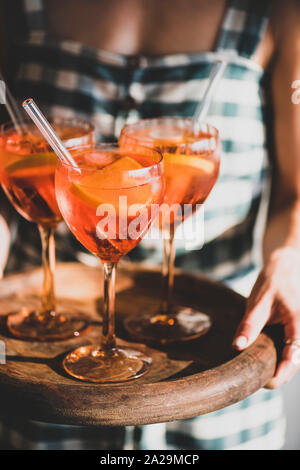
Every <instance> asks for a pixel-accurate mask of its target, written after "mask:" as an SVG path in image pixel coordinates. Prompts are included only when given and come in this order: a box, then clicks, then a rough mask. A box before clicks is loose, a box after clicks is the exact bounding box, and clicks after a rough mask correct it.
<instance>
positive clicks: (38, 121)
mask: <svg viewBox="0 0 300 470" xmlns="http://www.w3.org/2000/svg"><path fill="white" fill-rule="evenodd" d="M23 108H24V109H25V111H26V112H27V114H28V115H29V116H30V117H31V119H32V120H33V122H34V123H35V125H36V126H37V127H38V129H39V130H40V131H41V133H42V134H43V136H44V137H45V139H46V140H47V142H48V143H49V145H50V146H51V147H52V149H53V150H54V152H55V153H56V155H57V156H58V158H59V159H60V160H61V161H62V162H63V163H67V164H68V165H72V166H73V167H77V164H76V162H75V160H74V159H73V158H72V156H71V154H70V152H68V150H67V149H66V148H65V147H64V145H63V144H62V142H61V140H60V139H59V138H58V136H57V135H56V134H55V132H54V130H53V128H52V127H51V126H50V124H49V122H48V121H47V119H46V118H45V116H44V115H43V113H42V111H41V110H40V109H39V107H38V106H37V104H36V103H35V102H34V100H33V99H32V98H28V99H27V100H25V101H23Z"/></svg>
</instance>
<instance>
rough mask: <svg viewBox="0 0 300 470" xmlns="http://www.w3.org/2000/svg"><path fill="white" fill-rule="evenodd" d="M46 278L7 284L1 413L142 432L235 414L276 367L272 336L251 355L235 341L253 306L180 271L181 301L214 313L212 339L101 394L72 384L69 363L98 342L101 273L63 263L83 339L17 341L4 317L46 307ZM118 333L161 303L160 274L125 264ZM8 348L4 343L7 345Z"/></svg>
mask: <svg viewBox="0 0 300 470" xmlns="http://www.w3.org/2000/svg"><path fill="white" fill-rule="evenodd" d="M41 281H42V274H41V270H33V271H29V272H26V273H21V274H17V275H13V276H8V277H7V278H6V279H4V280H2V281H1V282H0V315H1V317H0V318H1V322H2V325H1V336H0V340H2V341H4V343H5V347H6V364H2V365H0V411H1V410H2V412H9V413H14V414H16V415H22V416H26V417H29V418H31V419H37V420H41V421H48V422H54V423H63V424H83V425H115V426H116V425H138V424H149V423H157V422H164V421H172V420H178V419H182V418H190V417H193V416H197V415H200V414H205V413H208V412H211V411H214V410H217V409H220V408H223V407H225V406H228V405H231V404H233V403H235V402H237V401H239V400H242V399H243V398H245V397H247V396H249V395H251V394H252V393H254V392H255V391H256V390H258V389H259V388H261V387H262V386H264V385H265V384H266V383H267V381H268V380H269V379H270V378H271V377H272V375H273V373H274V370H275V367H276V358H277V353H276V348H275V345H274V341H273V339H271V336H270V335H269V333H262V334H261V335H260V336H259V338H258V339H257V341H256V342H255V343H254V344H253V345H252V346H250V347H249V348H248V349H247V350H246V351H244V352H242V353H239V354H238V353H236V352H234V351H233V350H232V347H231V342H232V338H233V334H234V331H235V328H236V326H237V325H238V322H239V320H240V318H241V317H242V314H243V310H244V306H245V299H244V298H243V297H241V296H240V295H238V294H236V293H234V292H233V291H231V290H230V289H228V288H227V287H224V286H223V285H221V284H217V283H214V282H211V281H208V280H207V279H204V278H201V277H198V276H195V275H192V274H187V273H182V272H177V275H176V281H175V292H176V295H175V298H176V300H177V301H178V302H181V303H182V302H183V303H184V304H185V305H188V306H191V307H198V308H200V309H202V311H205V312H207V313H209V314H210V315H211V316H212V319H213V327H212V329H211V331H210V332H209V333H208V334H206V335H205V336H203V337H202V338H200V339H198V340H196V341H194V342H190V343H182V344H181V345H178V344H177V345H173V346H169V347H164V348H160V349H154V348H147V347H146V346H144V345H142V346H140V348H142V349H144V350H147V351H148V353H150V354H152V357H153V364H152V367H151V370H150V372H149V373H148V374H146V375H145V376H144V377H141V378H140V379H138V380H136V381H135V382H131V383H127V384H122V385H98V384H91V383H86V382H81V381H78V380H76V379H72V378H70V377H68V376H67V375H66V373H64V371H63V369H62V367H61V360H62V358H63V357H64V355H65V354H66V353H67V352H68V351H70V350H73V349H74V348H76V347H78V346H80V345H84V344H89V343H95V342H98V339H99V336H100V334H101V319H99V317H98V316H97V314H96V313H95V312H96V305H97V304H98V303H99V302H100V303H101V302H102V298H101V296H102V268H101V267H99V268H90V267H86V266H83V265H80V264H76V263H68V264H59V265H58V266H57V271H56V284H57V296H58V300H59V305H60V307H61V308H63V309H66V308H68V309H72V310H76V311H84V312H86V314H87V315H89V317H90V318H91V321H92V323H91V326H90V327H89V329H88V330H87V331H86V333H84V334H82V335H81V336H80V337H78V338H74V339H71V340H68V341H61V342H52V343H50V342H49V343H37V342H28V341H20V340H17V339H14V338H12V337H10V336H9V334H8V332H7V331H6V328H5V316H6V315H7V314H8V313H10V312H12V311H16V310H18V309H20V308H21V307H22V306H24V305H25V306H32V307H34V306H39V294H40V288H41ZM117 291H118V295H117V333H118V338H119V339H118V341H119V344H124V343H126V342H127V341H128V338H126V334H125V333H124V331H123V330H122V319H123V318H124V317H125V315H127V314H134V313H136V315H139V313H140V312H141V311H142V310H143V308H145V306H146V305H149V304H150V303H152V304H153V303H155V302H158V300H159V297H160V273H159V271H153V270H149V269H142V268H141V267H140V266H139V267H138V266H136V265H128V266H127V265H126V264H125V265H123V266H122V265H121V266H120V269H119V272H118V275H117ZM1 344H2V345H3V343H1Z"/></svg>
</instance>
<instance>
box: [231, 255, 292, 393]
mask: <svg viewBox="0 0 300 470" xmlns="http://www.w3.org/2000/svg"><path fill="white" fill-rule="evenodd" d="M267 323H268V324H281V325H283V327H284V338H285V347H284V349H283V352H282V359H281V362H280V364H279V365H278V368H277V370H276V373H275V375H274V377H273V378H272V379H271V381H270V382H269V384H267V386H268V387H269V388H277V387H278V386H280V385H282V384H284V383H286V382H288V381H289V380H290V379H291V378H292V377H293V375H294V374H295V373H296V372H297V370H298V368H299V367H300V348H298V347H297V346H295V345H293V344H291V341H294V340H296V339H297V340H300V251H298V250H297V249H295V248H291V247H284V248H280V249H277V250H275V251H274V252H273V253H272V255H271V256H270V258H269V261H268V263H267V265H266V267H265V268H264V269H263V270H262V272H261V273H260V275H259V277H258V279H257V281H256V283H255V285H254V287H253V290H252V292H251V294H250V297H249V299H248V302H247V308H246V313H245V315H244V318H243V320H242V322H241V323H240V325H239V327H238V329H237V332H236V334H235V338H234V341H233V346H234V347H235V348H236V349H237V350H239V351H241V350H243V349H245V348H247V347H248V346H249V345H250V344H252V343H253V342H254V341H255V340H256V338H257V337H258V335H259V333H260V332H261V331H262V329H263V328H264V326H265V325H266V324H267ZM299 344H300V343H299Z"/></svg>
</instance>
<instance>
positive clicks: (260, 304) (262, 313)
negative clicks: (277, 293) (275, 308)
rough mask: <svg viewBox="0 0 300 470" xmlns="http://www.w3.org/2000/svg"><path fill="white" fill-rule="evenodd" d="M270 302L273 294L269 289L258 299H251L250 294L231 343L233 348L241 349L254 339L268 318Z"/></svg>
mask: <svg viewBox="0 0 300 470" xmlns="http://www.w3.org/2000/svg"><path fill="white" fill-rule="evenodd" d="M272 304H273V296H272V294H271V292H269V291H267V292H265V293H264V295H263V296H262V297H260V298H259V300H253V299H252V298H251V296H250V299H249V302H248V308H247V310H246V313H245V315H244V318H243V319H242V321H241V323H240V324H239V326H238V329H237V332H236V334H235V337H234V340H233V343H232V345H233V347H234V348H235V349H238V350H243V349H245V348H247V347H248V346H250V344H252V343H253V342H254V341H255V340H256V338H257V337H258V335H259V333H260V332H261V330H262V329H263V328H264V326H265V324H266V323H267V321H268V319H269V318H270V315H271V309H272Z"/></svg>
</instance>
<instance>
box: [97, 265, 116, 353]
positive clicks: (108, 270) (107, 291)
mask: <svg viewBox="0 0 300 470" xmlns="http://www.w3.org/2000/svg"><path fill="white" fill-rule="evenodd" d="M116 265H117V264H116V263H104V312H103V326H102V338H101V349H102V350H104V351H106V352H114V351H115V350H116V335H115V297H116V284H115V283H116Z"/></svg>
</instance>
